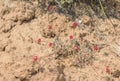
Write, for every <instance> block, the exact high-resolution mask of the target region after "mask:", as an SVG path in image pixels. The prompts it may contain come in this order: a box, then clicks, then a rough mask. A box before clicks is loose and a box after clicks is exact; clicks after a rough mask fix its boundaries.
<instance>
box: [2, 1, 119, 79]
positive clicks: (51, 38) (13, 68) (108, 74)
mask: <svg viewBox="0 0 120 81" xmlns="http://www.w3.org/2000/svg"><path fill="white" fill-rule="evenodd" d="M37 5H38V3H37V1H34V2H33V3H29V2H24V1H22V2H21V1H13V0H0V22H1V24H0V81H120V20H118V19H115V18H110V19H105V20H103V19H100V18H98V17H97V16H96V15H94V18H93V19H92V18H91V17H89V16H87V15H82V16H80V19H77V21H80V23H79V25H78V26H77V27H75V28H73V27H72V25H73V21H71V20H70V19H69V18H68V17H66V16H65V15H63V14H58V13H51V14H49V12H47V13H45V14H43V12H42V10H41V8H39V7H38V6H37ZM48 21H49V22H48ZM111 21H112V23H113V24H111ZM48 25H52V29H48ZM113 25H114V26H113ZM70 35H73V39H74V40H75V41H78V43H79V44H80V51H79V52H74V53H72V54H71V53H67V52H68V51H66V50H74V48H73V47H70V46H68V47H67V49H66V50H63V49H62V50H63V51H59V49H60V50H61V48H62V47H59V46H60V45H61V44H62V45H66V46H67V44H69V43H70V42H71V39H69V36H70ZM57 37H59V39H61V41H60V40H58V39H57V40H56V38H57ZM38 38H40V39H41V42H40V44H38V42H37V40H38ZM57 42H58V43H57ZM61 42H62V43H61ZM49 43H54V44H55V45H56V46H58V48H57V47H55V45H54V46H53V47H49V46H48V44H49ZM94 45H97V46H98V50H97V51H95V50H93V46H94ZM82 46H83V47H82ZM58 52H59V54H64V55H65V56H64V55H63V56H62V55H61V56H60V55H57V54H58ZM66 54H71V55H66ZM82 54H85V55H86V58H84V59H85V60H84V61H81V59H78V58H77V57H78V56H80V55H82ZM35 55H36V56H37V57H38V60H37V61H36V62H33V57H34V56H35ZM91 56H92V57H93V58H90V59H89V57H91Z"/></svg>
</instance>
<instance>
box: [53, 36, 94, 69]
mask: <svg viewBox="0 0 120 81" xmlns="http://www.w3.org/2000/svg"><path fill="white" fill-rule="evenodd" d="M52 50H53V52H54V53H55V54H56V59H65V58H68V59H71V60H72V61H71V64H72V65H74V66H79V67H83V66H85V65H86V64H89V63H90V62H92V60H93V57H94V55H93V52H92V45H91V44H90V43H89V42H88V41H82V42H81V41H79V40H76V39H73V40H71V39H68V40H65V41H62V39H61V38H60V37H58V38H56V40H55V41H54V42H53V47H52ZM73 57H74V58H73Z"/></svg>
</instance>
